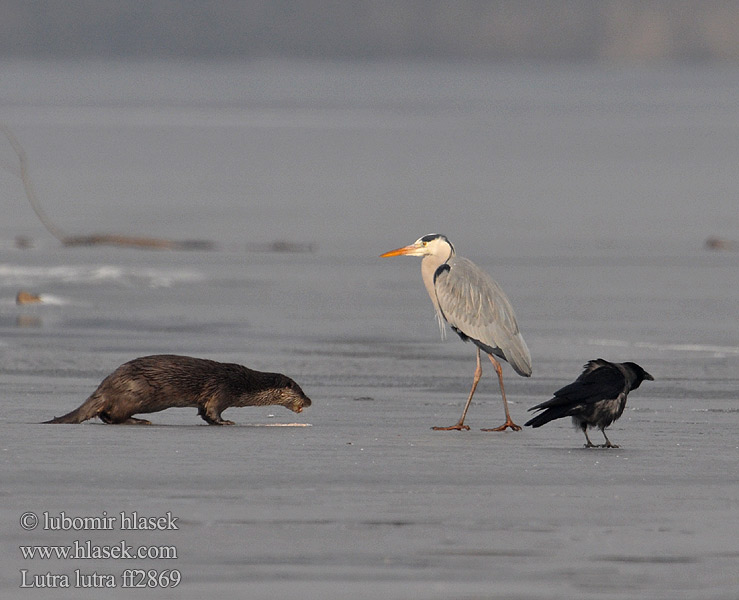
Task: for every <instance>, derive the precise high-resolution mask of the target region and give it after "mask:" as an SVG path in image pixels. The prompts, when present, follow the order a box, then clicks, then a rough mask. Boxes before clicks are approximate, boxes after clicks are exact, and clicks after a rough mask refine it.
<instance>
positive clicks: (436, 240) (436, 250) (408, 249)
mask: <svg viewBox="0 0 739 600" xmlns="http://www.w3.org/2000/svg"><path fill="white" fill-rule="evenodd" d="M452 254H454V246H452V243H451V242H450V241H449V240H448V239H447V238H446V236H445V235H441V234H440V233H429V234H427V235H424V236H423V237H420V238H418V239H417V240H416V241H415V242H413V243H412V244H410V245H409V246H403V247H402V248H397V249H396V250H390V252H385V254H380V258H384V257H386V256H400V255H405V256H441V257H443V259H444V260H446V259H447V258H448V257H449V256H451V255H452Z"/></svg>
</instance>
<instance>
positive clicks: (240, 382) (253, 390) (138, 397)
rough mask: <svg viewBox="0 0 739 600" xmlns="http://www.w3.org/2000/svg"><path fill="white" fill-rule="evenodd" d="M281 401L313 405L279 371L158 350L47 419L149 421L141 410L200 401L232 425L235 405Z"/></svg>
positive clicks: (293, 406) (201, 408) (208, 414)
mask: <svg viewBox="0 0 739 600" xmlns="http://www.w3.org/2000/svg"><path fill="white" fill-rule="evenodd" d="M271 404H279V405H280V406H284V407H285V408H289V409H290V410H292V411H294V412H296V413H299V412H302V410H303V408H304V407H306V406H310V405H311V401H310V398H308V397H307V396H306V395H305V394H304V393H303V390H302V389H300V386H299V385H298V384H297V383H295V381H293V380H292V379H290V378H289V377H287V376H285V375H282V374H281V373H263V372H261V371H254V370H252V369H249V368H247V367H244V366H242V365H238V364H233V363H221V362H216V361H214V360H207V359H204V358H193V357H191V356H177V355H173V354H157V355H153V356H142V357H140V358H135V359H133V360H131V361H129V362H127V363H124V364H122V365H121V366H120V367H118V368H117V369H116V370H115V371H113V372H112V373H111V374H110V375H108V376H107V377H106V378H105V379H103V381H102V383H100V385H99V386H98V388H97V389H96V390H95V391H94V392H93V393H92V395H91V396H90V397H89V398H88V399H87V400H85V401H84V402H83V403H82V405H81V406H80V407H79V408H77V409H75V410H73V411H72V412H70V413H67V414H66V415H64V416H61V417H55V418H53V419H51V420H50V421H45V423H82V422H83V421H87V420H88V419H92V418H93V417H99V418H100V420H101V421H103V422H104V423H109V424H120V423H125V424H132V425H150V424H151V421H147V420H146V419H137V418H134V417H133V415H135V414H137V413H153V412H158V411H160V410H164V409H166V408H172V407H184V406H196V407H197V408H198V414H199V415H200V416H201V417H202V418H203V419H204V420H205V421H206V422H207V423H208V424H209V425H233V424H234V422H233V421H227V420H224V419H222V418H221V413H222V412H223V411H224V410H226V409H227V408H229V407H231V406H267V405H271Z"/></svg>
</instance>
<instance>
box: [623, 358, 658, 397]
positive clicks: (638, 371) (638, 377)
mask: <svg viewBox="0 0 739 600" xmlns="http://www.w3.org/2000/svg"><path fill="white" fill-rule="evenodd" d="M623 365H624V367H625V368H626V369H628V370H629V371H631V372H632V373H633V374H634V380H633V383H632V384H631V389H632V390H635V389H636V388H638V387H639V386H640V385H641V382H642V381H644V380H645V379H646V380H647V381H654V377H652V376H651V375H650V374H649V373H647V372H646V371H645V370H644V369H642V368H641V367H640V366H639V365H637V364H636V363H633V362H625V363H623Z"/></svg>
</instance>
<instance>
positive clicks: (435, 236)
mask: <svg viewBox="0 0 739 600" xmlns="http://www.w3.org/2000/svg"><path fill="white" fill-rule="evenodd" d="M434 240H444V241H445V242H446V243H447V244H449V247H450V248H451V249H452V253H454V245H453V244H452V243H451V242H450V241H449V238H448V237H447V236H445V235H442V234H441V233H428V234H426V235H424V236H423V237H422V238H421V241H422V242H433V241H434Z"/></svg>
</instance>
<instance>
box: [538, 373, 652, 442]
mask: <svg viewBox="0 0 739 600" xmlns="http://www.w3.org/2000/svg"><path fill="white" fill-rule="evenodd" d="M645 379H647V380H649V381H654V377H652V376H651V375H650V374H649V373H647V372H646V371H645V370H644V369H642V368H641V367H640V366H639V365H637V364H636V363H633V362H625V363H612V362H608V361H607V360H603V359H602V358H598V359H596V360H591V361H588V363H587V364H586V365H585V370H584V371H583V372H582V374H581V375H580V376H579V377H578V378H577V379H576V380H575V381H574V382H573V383H570V384H569V385H566V386H565V387H563V388H562V389H560V390H557V391H556V392H554V398H552V399H551V400H547V401H546V402H542V403H541V404H537V405H536V406H532V407H531V408H530V409H529V410H541V411H543V412H541V413H539V414H538V415H536V416H535V417H534V418H533V419H531V420H530V421H528V422H527V423H526V425H530V426H531V427H541V426H542V425H544V424H545V423H549V421H553V420H554V419H560V418H562V417H572V423H573V425H574V426H575V427H579V428H580V429H582V432H583V433H584V434H585V439H586V440H587V443H586V444H585V447H586V448H594V447H596V445H595V444H593V442H591V441H590V438H589V437H588V427H597V428H598V429H600V430H601V432H602V433H603V437H604V438H606V443H605V444H603V446H601V447H602V448H618V446H617V445H616V444H612V443H611V440H609V439H608V436H607V435H606V432H605V428H606V427H608V426H609V425H610V424H611V423H613V422H614V421H615V420H616V419H618V418H619V417H620V416H621V414H622V413H623V412H624V408H625V407H626V397H627V396H628V395H629V392H630V391H632V390H635V389H636V388H638V387H639V386H640V385H641V382H642V381H644V380H645Z"/></svg>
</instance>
